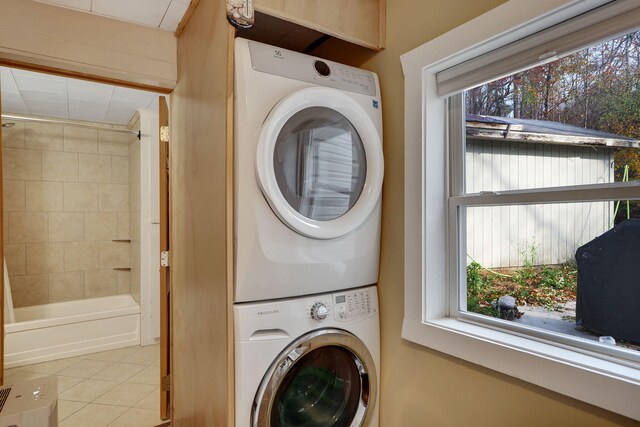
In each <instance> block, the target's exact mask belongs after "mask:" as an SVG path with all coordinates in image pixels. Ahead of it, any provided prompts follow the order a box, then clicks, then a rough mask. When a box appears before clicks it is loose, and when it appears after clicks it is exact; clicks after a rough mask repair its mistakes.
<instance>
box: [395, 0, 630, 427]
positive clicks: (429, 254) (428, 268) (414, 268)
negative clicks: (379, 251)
mask: <svg viewBox="0 0 640 427" xmlns="http://www.w3.org/2000/svg"><path fill="white" fill-rule="evenodd" d="M607 2H608V1H607V0H547V1H544V2H532V1H530V0H509V1H507V2H505V3H503V4H502V5H500V6H498V7H497V8H495V9H493V10H491V11H489V12H488V13H486V14H484V15H482V16H480V17H478V18H476V19H474V20H472V21H470V22H468V23H466V24H464V25H462V26H460V27H458V28H456V29H454V30H452V31H450V32H448V33H446V34H444V35H442V36H440V37H438V38H436V39H434V40H432V41H430V42H428V43H426V44H424V45H422V46H420V47H418V48H416V49H414V50H412V51H411V52H408V53H406V54H405V55H402V57H401V61H402V67H403V71H404V76H405V94H404V96H405V146H404V148H405V217H404V221H405V233H404V235H405V246H404V255H405V266H404V267H405V268H404V271H405V274H404V276H405V284H404V290H405V302H404V306H405V316H404V323H403V328H402V337H403V338H405V339H407V340H410V341H413V342H415V343H418V344H421V345H424V346H426V347H430V348H433V349H436V350H438V351H441V352H444V353H447V354H450V355H453V356H456V357H459V358H461V359H464V360H467V361H470V362H472V363H476V364H479V365H481V366H484V367H487V368H490V369H493V370H495V371H498V372H502V373H504V374H507V375H509V376H513V377H516V378H519V379H522V380H524V381H527V382H530V383H533V384H536V385H539V386H541V387H544V388H547V389H550V390H553V391H556V392H558V393H562V394H564V395H567V396H570V397H572V398H575V399H578V400H582V401H584V402H587V403H590V404H593V405H596V406H599V407H602V408H604V409H607V410H610V411H613V412H616V413H619V414H621V415H624V416H627V417H630V418H633V419H636V420H640V404H638V402H640V364H638V363H637V362H635V361H633V360H625V359H620V358H618V357H616V356H614V355H612V356H606V355H603V354H596V353H595V352H594V353H590V352H588V351H579V352H578V351H575V349H574V348H573V347H572V346H571V345H570V344H567V345H563V344H560V343H557V342H550V341H547V340H545V339H544V338H538V337H535V336H532V335H526V334H521V333H518V332H516V331H508V330H506V329H503V328H492V327H489V326H487V325H483V324H479V323H475V322H471V321H467V320H464V319H462V318H458V317H456V316H455V315H452V311H451V307H452V302H453V298H455V294H453V296H452V292H453V291H452V288H457V286H455V285H454V284H455V283H457V282H455V277H454V278H452V277H451V274H450V271H451V270H452V264H451V263H455V262H456V259H455V255H453V256H452V255H450V252H449V251H450V249H451V247H452V245H451V244H450V241H449V240H448V239H451V238H455V236H454V234H455V233H450V229H449V222H450V216H449V215H450V213H449V207H448V203H449V198H448V191H449V190H448V189H449V188H450V182H449V180H450V178H451V177H450V176H449V169H448V162H449V160H448V158H449V153H448V148H447V144H446V138H447V136H446V132H447V124H446V120H447V109H446V97H441V96H438V94H437V82H436V73H438V72H440V71H443V70H445V69H448V68H450V67H451V66H453V65H457V64H460V63H462V62H464V61H466V60H468V59H471V58H474V57H477V56H479V55H481V54H484V53H487V52H490V51H492V50H494V49H496V48H498V47H501V46H504V45H506V44H508V43H510V42H513V41H516V40H519V39H521V38H523V37H524V36H527V35H530V34H533V33H535V32H537V31H540V30H542V29H545V28H548V27H550V26H552V25H554V24H557V23H560V22H563V21H565V20H566V19H568V18H571V17H573V16H576V15H579V14H581V13H584V12H586V11H588V10H591V9H593V8H595V7H597V6H599V5H602V4H605V3H607ZM635 188H637V187H635ZM576 191H580V190H579V189H576ZM605 191H606V190H605ZM632 191H633V190H632ZM478 197H481V196H478ZM486 197H491V195H487V196H486ZM517 197H518V196H517V194H515V195H514V200H517ZM563 197H564V196H563ZM588 198H589V199H591V198H592V195H590V196H589V197H588ZM603 198H604V197H603ZM418 231H419V232H418ZM454 254H455V252H454ZM457 291H458V290H457V289H455V292H456V293H457Z"/></svg>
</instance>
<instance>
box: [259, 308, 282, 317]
mask: <svg viewBox="0 0 640 427" xmlns="http://www.w3.org/2000/svg"><path fill="white" fill-rule="evenodd" d="M276 313H280V310H278V309H274V310H267V311H259V312H258V316H266V315H267V314H276Z"/></svg>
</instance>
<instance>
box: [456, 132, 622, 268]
mask: <svg viewBox="0 0 640 427" xmlns="http://www.w3.org/2000/svg"><path fill="white" fill-rule="evenodd" d="M612 162H613V150H612V149H609V148H595V147H592V146H573V145H553V144H540V143H530V142H529V143H524V142H513V141H505V142H502V141H488V140H474V139H468V140H467V152H466V182H467V188H466V191H467V193H478V192H481V191H504V190H516V189H525V188H541V187H557V186H564V185H578V184H595V183H605V182H613V180H614V177H613V171H614V170H613V163H612ZM612 217H613V203H610V202H599V203H571V204H548V205H519V206H503V207H475V208H469V209H468V210H467V254H468V255H469V256H470V257H471V258H473V259H474V260H476V261H477V262H479V263H480V264H482V265H483V266H485V267H517V266H522V265H523V264H524V260H525V258H526V259H528V260H529V261H532V262H534V263H535V264H538V265H541V264H561V263H564V262H567V261H570V260H573V259H574V257H575V251H576V249H577V248H578V247H579V246H580V245H582V244H584V243H586V242H588V241H590V240H592V239H593V238H595V237H597V236H599V235H600V234H602V233H604V232H605V231H607V230H608V229H609V228H610V225H611V219H612ZM532 251H533V252H535V258H534V259H531V258H532V257H531V255H532ZM470 261H471V259H468V262H470Z"/></svg>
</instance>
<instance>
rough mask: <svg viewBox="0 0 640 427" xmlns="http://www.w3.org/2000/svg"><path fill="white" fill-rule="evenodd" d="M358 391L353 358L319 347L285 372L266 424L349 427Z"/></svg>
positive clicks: (336, 348)
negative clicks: (268, 422) (268, 421)
mask: <svg viewBox="0 0 640 427" xmlns="http://www.w3.org/2000/svg"><path fill="white" fill-rule="evenodd" d="M361 392H362V390H361V384H360V373H359V372H358V369H357V367H356V365H355V363H353V355H352V354H351V353H349V352H348V351H347V350H345V349H344V348H341V347H335V346H331V347H322V348H320V349H318V350H315V351H314V352H312V353H310V354H308V355H307V356H305V357H304V358H303V359H302V360H300V361H299V362H298V363H296V365H295V366H294V367H293V368H292V369H291V370H290V371H288V372H287V373H286V375H285V376H284V378H283V379H282V383H281V384H280V387H278V391H277V392H276V395H275V397H274V399H273V404H272V408H271V415H270V417H269V419H270V424H269V425H270V426H272V427H291V426H298V427H326V426H335V427H349V426H350V425H351V421H352V420H353V419H354V418H355V416H356V413H357V410H358V402H359V400H360V394H361Z"/></svg>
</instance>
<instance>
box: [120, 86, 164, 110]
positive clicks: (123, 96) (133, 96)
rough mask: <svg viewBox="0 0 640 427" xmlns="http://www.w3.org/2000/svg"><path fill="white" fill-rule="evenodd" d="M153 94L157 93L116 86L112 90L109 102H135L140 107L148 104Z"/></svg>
mask: <svg viewBox="0 0 640 427" xmlns="http://www.w3.org/2000/svg"><path fill="white" fill-rule="evenodd" d="M155 96H157V95H156V94H155V93H153V92H143V91H141V90H135V89H129V88H126V87H116V88H115V89H114V91H113V96H112V97H111V102H117V103H130V104H135V105H137V106H138V108H140V107H144V106H147V105H149V103H150V102H151V101H152V100H153V98H154V97H155Z"/></svg>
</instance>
